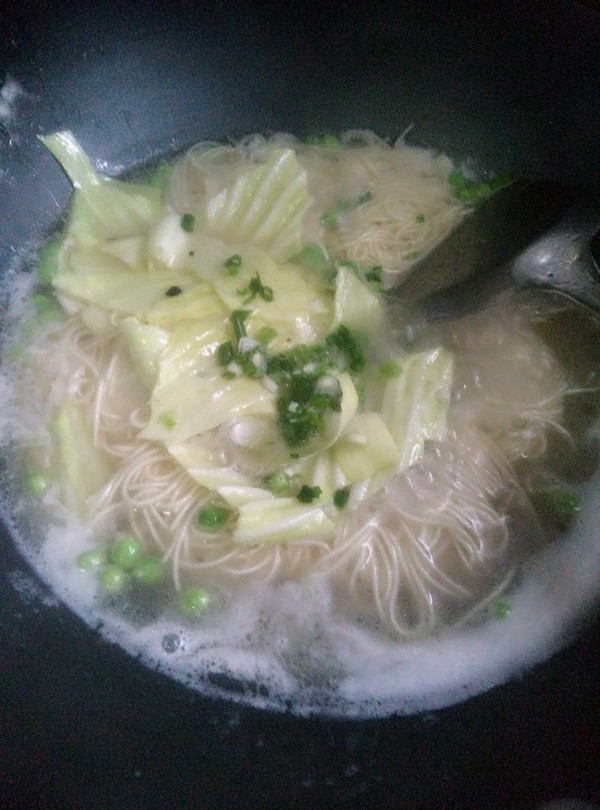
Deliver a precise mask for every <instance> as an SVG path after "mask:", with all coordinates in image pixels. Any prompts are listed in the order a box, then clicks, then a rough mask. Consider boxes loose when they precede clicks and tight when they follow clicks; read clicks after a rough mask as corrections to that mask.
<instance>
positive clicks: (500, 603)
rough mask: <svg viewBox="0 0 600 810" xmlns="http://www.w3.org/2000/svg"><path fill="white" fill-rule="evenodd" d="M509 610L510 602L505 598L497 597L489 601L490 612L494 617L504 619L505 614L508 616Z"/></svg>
mask: <svg viewBox="0 0 600 810" xmlns="http://www.w3.org/2000/svg"><path fill="white" fill-rule="evenodd" d="M510 611H511V607H510V602H509V601H508V600H506V599H502V598H497V599H492V601H491V602H490V613H491V614H492V616H493V617H494V619H499V620H500V619H506V617H507V616H510Z"/></svg>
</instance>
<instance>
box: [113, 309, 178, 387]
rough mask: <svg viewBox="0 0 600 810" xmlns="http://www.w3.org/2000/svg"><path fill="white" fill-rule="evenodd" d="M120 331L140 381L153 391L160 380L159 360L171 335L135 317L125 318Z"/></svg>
mask: <svg viewBox="0 0 600 810" xmlns="http://www.w3.org/2000/svg"><path fill="white" fill-rule="evenodd" d="M120 329H121V334H122V335H123V338H124V339H125V345H126V347H127V351H128V353H129V356H130V358H131V361H132V363H133V366H134V368H135V370H136V374H137V378H138V380H139V381H140V382H141V383H142V385H143V386H144V387H145V388H146V389H147V390H148V391H152V389H153V388H154V385H155V384H156V380H157V379H158V359H159V357H160V356H161V354H162V353H163V352H164V350H165V349H166V347H167V343H168V342H169V333H168V332H167V331H166V330H165V329H159V328H158V327H157V326H150V325H149V324H144V323H140V322H139V321H138V320H137V318H133V317H129V318H124V319H123V321H122V322H121V327H120Z"/></svg>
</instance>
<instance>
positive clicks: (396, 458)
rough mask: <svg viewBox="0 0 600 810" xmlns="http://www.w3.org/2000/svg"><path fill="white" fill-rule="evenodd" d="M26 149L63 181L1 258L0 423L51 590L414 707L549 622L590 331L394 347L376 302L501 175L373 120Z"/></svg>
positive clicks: (503, 664) (248, 661) (339, 708)
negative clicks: (45, 228) (321, 128)
mask: <svg viewBox="0 0 600 810" xmlns="http://www.w3.org/2000/svg"><path fill="white" fill-rule="evenodd" d="M45 143H46V146H47V147H48V148H49V149H50V151H52V152H53V154H54V155H55V156H56V157H57V159H58V160H59V161H60V163H61V164H62V165H63V168H64V169H65V171H66V172H67V174H68V175H69V177H70V179H71V180H72V182H73V185H74V187H75V188H76V189H77V191H76V192H75V194H74V196H73V199H72V202H71V206H70V210H69V216H68V220H67V222H66V224H65V226H64V227H63V229H62V230H61V232H60V234H59V235H58V236H56V237H55V238H53V239H52V240H51V241H50V242H49V243H48V244H47V245H46V246H45V247H44V248H43V250H42V251H41V253H40V254H39V256H36V257H35V258H34V259H31V258H30V259H29V260H28V261H25V262H24V263H23V266H21V267H15V268H14V269H13V272H11V273H9V274H8V282H7V283H8V284H10V286H11V298H12V304H11V308H10V310H9V313H8V318H7V321H8V327H7V330H8V332H9V334H8V336H7V340H6V345H5V350H4V363H3V371H2V392H3V403H2V406H3V407H2V421H3V428H4V429H3V435H5V436H10V438H11V441H10V446H7V448H6V452H7V453H10V454H11V457H12V459H13V464H14V468H15V470H17V471H18V472H17V474H16V476H15V479H16V481H17V485H16V492H15V493H14V494H13V500H14V501H15V502H16V503H17V506H16V507H11V511H12V513H13V517H14V520H15V521H16V522H17V524H21V525H22V526H23V525H24V521H25V520H26V522H27V527H26V529H25V528H24V529H23V530H22V531H21V535H22V541H21V543H22V548H23V551H24V552H25V554H26V555H27V556H28V557H29V558H30V560H31V561H32V563H33V565H34V566H35V567H36V569H37V570H38V571H39V573H40V574H41V576H42V577H43V578H44V579H46V580H47V581H48V582H49V584H50V585H51V587H52V588H53V589H54V590H55V592H56V593H57V594H59V595H60V596H61V597H62V598H63V599H64V600H65V601H66V602H67V603H68V604H69V605H70V606H71V607H72V608H73V609H74V610H76V611H77V612H78V613H79V614H80V615H81V616H82V617H83V618H84V619H85V620H86V621H88V622H89V623H90V624H93V625H94V626H95V625H96V624H97V622H98V620H99V619H100V618H101V619H102V622H103V630H102V632H103V633H105V634H106V635H107V637H109V638H110V639H111V640H114V641H116V642H118V643H119V644H121V645H122V646H123V647H125V648H126V649H127V650H129V651H130V652H131V653H133V654H136V655H139V654H141V655H142V657H143V659H144V660H145V661H146V662H147V663H148V664H149V665H151V666H154V667H158V668H159V669H161V670H164V671H165V672H168V673H169V674H170V675H172V676H173V677H175V678H177V679H179V680H181V681H183V682H184V683H187V684H189V685H190V686H191V687H193V688H196V689H199V690H201V691H203V692H205V693H207V694H215V695H223V694H225V695H227V696H228V697H230V698H231V699H234V700H240V701H242V702H247V703H253V704H254V705H258V706H267V707H271V708H276V709H283V708H289V706H291V707H292V710H294V711H297V712H300V713H302V712H311V711H317V712H323V713H329V714H338V715H346V716H360V715H377V714H379V715H381V714H387V713H390V712H392V711H396V712H397V711H400V712H402V711H415V710H419V709H425V708H428V709H429V708H435V707H437V706H441V705H445V704H448V703H452V702H454V701H457V700H460V699H462V698H464V697H465V696H467V695H469V694H474V693H477V692H479V691H482V690H484V689H486V688H489V687H490V686H492V685H494V684H495V683H498V682H501V681H502V680H505V679H506V678H508V677H510V676H511V675H513V674H515V673H516V672H519V671H521V670H522V669H523V668H524V667H526V666H528V665H530V664H531V663H533V662H534V661H537V660H540V659H541V658H544V657H546V656H548V655H549V654H551V653H552V652H553V651H554V650H555V649H557V648H558V647H559V646H560V645H561V644H562V643H564V640H565V639H566V638H567V636H568V634H569V633H570V632H571V631H572V629H573V627H574V626H575V625H576V623H577V621H578V620H579V619H580V617H581V616H582V615H584V614H585V613H586V611H587V610H588V609H589V607H590V605H591V603H592V602H593V598H594V593H595V583H596V581H597V576H598V571H599V569H600V559H599V556H600V555H599V553H598V551H597V549H596V548H595V545H596V544H595V543H594V542H593V538H591V537H590V536H589V534H588V533H586V532H585V530H584V528H585V524H586V520H585V514H586V509H589V508H591V507H589V505H588V501H587V500H586V488H589V487H591V486H592V485H593V483H592V480H591V478H592V474H593V472H594V468H595V465H594V463H593V462H592V461H591V460H590V459H591V458H592V455H591V454H590V452H589V447H590V442H591V441H592V440H593V433H594V418H595V416H596V412H595V407H596V401H597V395H596V386H597V381H596V373H597V370H598V367H599V359H600V358H599V356H598V349H597V347H598V345H600V344H599V342H598V330H597V327H596V326H595V325H594V324H593V323H592V322H591V321H590V320H588V319H587V317H586V316H585V315H584V314H582V313H581V312H578V311H576V310H575V309H573V308H572V307H570V306H569V305H566V304H564V303H561V302H557V301H556V300H552V299H550V298H542V299H534V298H524V297H521V298H518V299H517V298H515V299H514V300H513V301H512V302H508V303H506V302H505V303H504V304H503V305H502V307H500V306H497V307H494V308H490V309H488V310H486V311H485V312H482V313H479V314H477V315H474V316H469V317H467V318H464V319H462V320H459V321H455V322H452V323H449V324H444V325H443V326H436V327H435V328H434V327H431V328H429V329H428V330H426V331H425V332H424V333H423V334H422V335H421V336H420V337H419V338H418V341H417V340H415V342H414V343H413V344H412V345H411V346H410V347H408V348H407V346H406V342H401V341H399V340H397V338H396V337H394V335H393V333H392V329H391V328H390V325H389V322H388V319H387V311H386V295H387V291H388V290H389V289H391V288H392V287H397V286H398V285H400V290H399V292H398V295H400V296H401V283H402V279H403V278H404V277H405V276H406V275H407V274H408V273H410V272H411V271H412V268H413V266H415V265H416V268H415V272H418V259H419V258H420V257H421V256H422V255H423V254H424V253H426V252H427V251H428V250H430V249H431V248H432V247H433V246H434V245H435V244H436V243H437V242H439V241H440V240H441V239H443V238H444V236H445V235H446V234H447V233H448V232H449V231H450V230H451V229H452V227H453V226H454V225H456V224H457V223H458V222H459V221H460V219H461V218H462V217H464V216H468V214H469V210H470V209H471V208H472V207H473V205H476V204H477V202H478V201H479V199H480V198H481V197H483V196H485V195H487V194H490V193H493V191H494V189H495V187H496V185H497V183H495V181H494V180H491V181H489V180H488V181H481V180H476V179H474V178H469V177H467V176H465V175H464V174H463V173H462V172H461V171H459V170H458V169H457V168H456V167H455V166H453V164H452V163H451V161H450V160H449V159H448V158H447V157H445V156H443V155H439V154H436V153H434V152H432V151H428V150H423V149H417V148H415V147H411V146H408V145H406V144H405V143H404V142H402V141H400V142H398V143H396V144H394V145H389V144H388V143H386V142H384V141H382V140H381V139H379V138H377V137H375V136H374V135H372V134H371V133H366V132H349V133H345V134H344V135H343V136H342V137H341V139H338V138H333V137H325V138H315V139H312V140H311V141H310V142H306V141H305V142H301V141H299V140H297V139H295V138H293V137H291V136H287V135H285V136H284V135H278V136H274V137H272V138H269V139H265V138H263V137H261V136H251V137H249V138H246V139H244V140H243V141H241V142H239V143H236V144H215V143H201V144H198V145H196V146H195V147H193V148H192V149H191V150H189V151H188V152H187V153H186V154H185V155H183V156H182V157H180V158H179V159H178V160H177V161H175V163H174V164H172V165H168V164H165V165H164V166H161V167H160V168H159V169H158V170H157V171H155V172H153V173H152V174H151V176H150V177H149V178H148V177H146V179H145V180H144V181H143V182H142V181H141V182H135V183H133V182H121V181H114V180H109V179H107V178H104V177H102V176H101V175H99V174H98V173H97V172H96V171H95V170H94V169H93V167H92V165H91V164H90V163H89V161H88V159H87V157H86V156H85V154H84V153H83V151H82V150H81V148H80V147H79V145H78V144H77V142H76V141H75V139H74V138H73V136H72V135H71V134H70V133H68V132H62V133H56V134H54V135H52V136H49V137H48V138H46V139H45ZM23 267H24V268H25V269H29V270H31V269H33V270H34V271H36V272H29V273H23V272H22V270H23ZM564 333H566V334H568V335H569V341H568V342H567V341H564V340H563V341H557V339H556V335H561V334H564ZM583 460H585V464H583ZM23 482H25V486H23ZM580 510H581V512H580ZM581 513H583V514H581ZM32 516H33V517H32ZM567 527H568V528H569V531H568V532H565V529H567ZM36 537H37V540H35V538H36ZM574 549H575V550H576V553H573V552H574ZM256 684H259V687H257V686H256Z"/></svg>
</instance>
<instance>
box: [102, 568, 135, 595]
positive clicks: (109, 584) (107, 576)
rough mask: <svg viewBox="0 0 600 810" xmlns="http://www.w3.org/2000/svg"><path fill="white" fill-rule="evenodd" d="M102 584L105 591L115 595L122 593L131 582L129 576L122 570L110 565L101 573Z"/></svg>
mask: <svg viewBox="0 0 600 810" xmlns="http://www.w3.org/2000/svg"><path fill="white" fill-rule="evenodd" d="M99 579H100V584H101V585H102V587H103V588H104V590H105V591H106V592H107V593H109V594H111V595H115V594H117V593H120V592H121V591H122V590H123V589H124V588H125V586H126V585H127V583H128V582H129V575H128V574H127V572H126V571H124V570H123V569H122V568H119V567H118V566H116V565H111V564H110V563H109V564H108V565H107V566H105V567H104V568H103V569H102V571H101V572H100V577H99Z"/></svg>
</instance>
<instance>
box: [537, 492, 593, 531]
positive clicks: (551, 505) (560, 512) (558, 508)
mask: <svg viewBox="0 0 600 810" xmlns="http://www.w3.org/2000/svg"><path fill="white" fill-rule="evenodd" d="M532 500H533V502H534V504H535V505H536V506H537V507H538V509H540V511H541V512H542V513H543V514H545V515H547V516H548V517H549V518H550V520H552V521H554V522H555V523H558V524H559V526H562V527H566V526H568V525H569V523H570V522H571V521H572V519H573V518H574V516H575V515H576V514H577V512H579V510H580V509H581V502H580V500H579V496H578V495H576V494H575V493H574V492H571V491H570V490H567V489H559V488H558V487H557V488H556V489H549V490H546V491H542V492H534V493H532Z"/></svg>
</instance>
